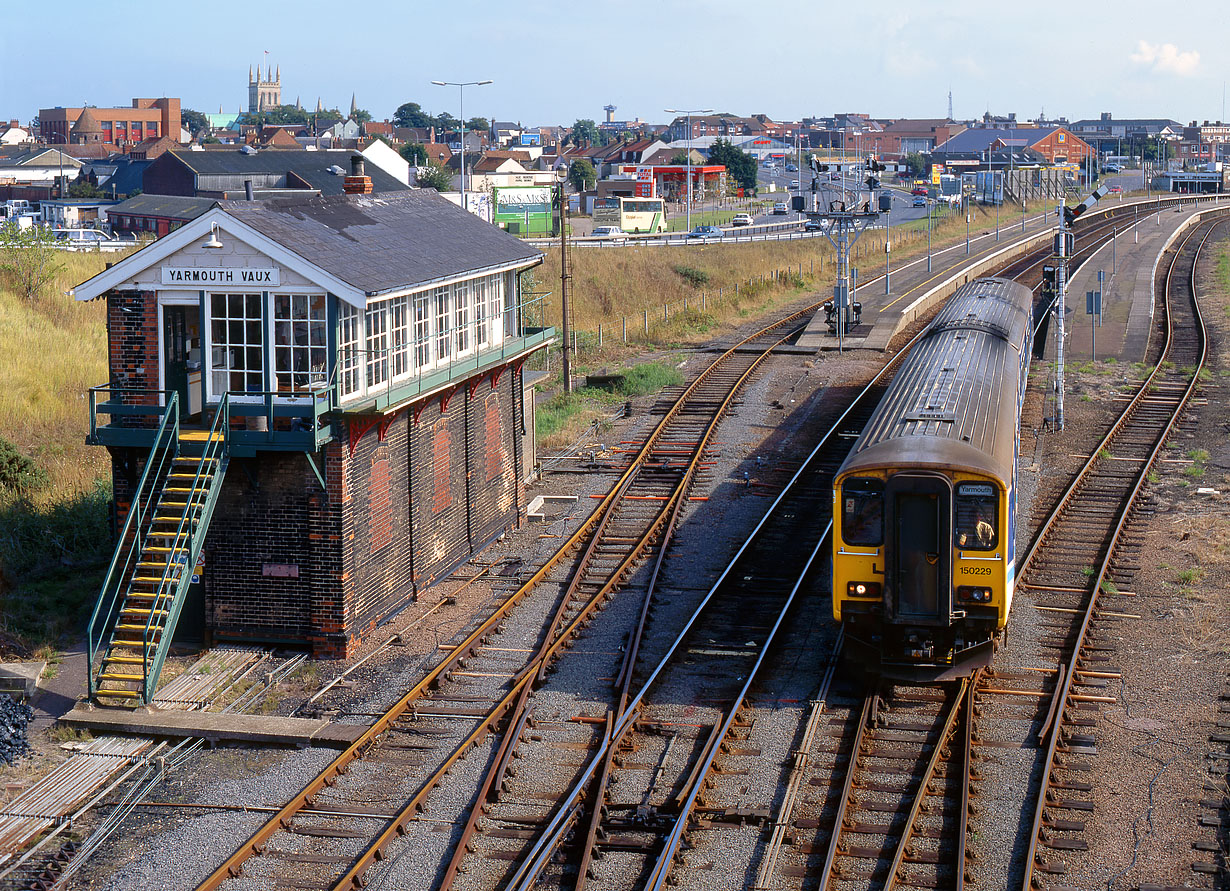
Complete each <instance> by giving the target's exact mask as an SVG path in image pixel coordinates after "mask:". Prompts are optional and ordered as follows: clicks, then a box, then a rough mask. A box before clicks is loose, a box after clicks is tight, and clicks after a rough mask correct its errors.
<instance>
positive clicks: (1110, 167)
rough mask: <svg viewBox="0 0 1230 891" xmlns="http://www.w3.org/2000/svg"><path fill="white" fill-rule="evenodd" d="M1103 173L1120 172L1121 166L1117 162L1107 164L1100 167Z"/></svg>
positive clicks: (1121, 170)
mask: <svg viewBox="0 0 1230 891" xmlns="http://www.w3.org/2000/svg"><path fill="white" fill-rule="evenodd" d="M1102 172H1103V173H1122V172H1123V167H1122V166H1120V165H1119V164H1107V165H1105V166H1104V167H1103V168H1102Z"/></svg>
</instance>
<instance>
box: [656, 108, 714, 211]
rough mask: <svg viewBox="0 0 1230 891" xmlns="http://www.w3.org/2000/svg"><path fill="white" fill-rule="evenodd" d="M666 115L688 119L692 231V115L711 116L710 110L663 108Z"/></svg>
mask: <svg viewBox="0 0 1230 891" xmlns="http://www.w3.org/2000/svg"><path fill="white" fill-rule="evenodd" d="M662 110H663V111H664V112H666V113H667V114H683V115H687V117H688V197H687V202H688V209H687V214H688V231H689V232H691V231H692V115H694V114H713V109H712V108H664V109H662Z"/></svg>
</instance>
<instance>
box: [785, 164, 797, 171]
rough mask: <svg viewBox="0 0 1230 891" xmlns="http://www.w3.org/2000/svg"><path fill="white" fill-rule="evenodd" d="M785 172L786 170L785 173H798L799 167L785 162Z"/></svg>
mask: <svg viewBox="0 0 1230 891" xmlns="http://www.w3.org/2000/svg"><path fill="white" fill-rule="evenodd" d="M786 172H787V173H798V172H799V168H798V167H795V166H794V165H793V164H787V165H786Z"/></svg>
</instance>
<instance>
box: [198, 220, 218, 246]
mask: <svg viewBox="0 0 1230 891" xmlns="http://www.w3.org/2000/svg"><path fill="white" fill-rule="evenodd" d="M201 247H205V248H211V249H213V250H217V249H218V248H220V247H222V242H221V241H219V240H218V224H217V223H210V224H209V239H208V240H207V241H206V242H205V243H204V244H203V245H201Z"/></svg>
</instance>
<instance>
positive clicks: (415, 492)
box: [75, 159, 554, 701]
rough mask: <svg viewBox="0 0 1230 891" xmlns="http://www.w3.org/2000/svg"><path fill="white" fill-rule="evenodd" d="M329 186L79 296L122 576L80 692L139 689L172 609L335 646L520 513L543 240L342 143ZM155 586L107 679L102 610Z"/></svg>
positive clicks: (218, 627) (279, 640)
mask: <svg viewBox="0 0 1230 891" xmlns="http://www.w3.org/2000/svg"><path fill="white" fill-rule="evenodd" d="M347 188H348V192H347V193H346V194H343V195H337V196H324V197H321V196H312V197H302V198H292V199H281V200H271V201H222V202H219V204H218V206H217V207H213V208H211V209H209V210H207V211H206V212H205V213H203V214H201V215H200V216H198V217H196V218H195V219H193V220H191V221H190V222H187V223H185V224H184V225H182V226H181V227H179V228H178V229H175V230H174V231H172V232H170V233H169V234H168V235H166V236H165V237H163V238H161V239H159V240H158V241H155V242H154V243H152V244H151V245H149V246H147V247H145V248H144V249H142V250H140V251H138V252H137V253H135V254H133V255H131V256H129V257H127V258H125V259H124V260H121V261H120V262H118V263H116V264H115V265H114V266H112V267H111V268H109V269H107V270H106V271H104V272H102V273H100V274H99V275H97V276H95V277H94V278H92V279H90V280H89V281H87V282H84V283H83V284H81V285H79V286H78V287H77V288H76V289H75V296H76V297H77V299H79V300H94V299H98V298H103V299H105V300H106V303H107V319H108V333H109V343H110V359H109V361H110V381H109V383H108V384H107V385H106V386H101V387H97V388H95V389H93V390H92V391H91V402H90V405H91V417H90V435H89V441H90V442H91V443H94V444H96V445H98V446H101V447H105V448H106V449H107V450H108V452H109V454H110V457H111V461H112V476H113V483H114V491H115V500H116V509H117V516H118V517H119V521H120V523H122V524H124V525H123V531H122V532H121V533H120V534H119V535H118V540H119V542H120V544H119V546H118V549H117V557H116V562H115V566H117V567H120V569H119V570H118V573H119V575H120V576H124V574H125V573H127V577H120V578H108V580H107V581H106V582H105V583H104V587H103V591H102V595H101V597H100V605H99V615H100V617H101V618H100V619H99V621H98V623H96V625H94V626H92V628H91V630H90V647H91V653H92V654H99V655H100V657H101V662H102V665H101V668H98V667H97V663H96V670H95V672H94V674H92V676H91V685H92V687H91V690H92V692H93V694H94V695H95V697H96V698H97V697H100V696H101V697H111V698H129V699H130V700H131V699H146V701H148V697H149V696H150V695H152V689H153V687H152V683H151V679H150V677H149V675H150V674H151V673H152V674H153V675H154V677H153V681H156V679H157V678H156V675H157V670H158V667H159V666H160V665H161V660H162V658H163V657H164V655H165V647H166V646H167V645H168V644H169V641H170V639H171V637H172V636H173V634H174V627H173V626H171V624H170V623H171V622H172V619H173V618H174V617H176V616H179V615H181V614H182V616H183V618H182V620H181V622H186V623H188V624H189V625H196V626H198V627H199V628H200V629H202V631H203V634H204V638H205V640H206V642H207V643H212V642H216V641H227V640H229V641H245V642H253V643H255V642H263V643H276V644H279V645H294V646H303V647H306V648H308V649H310V650H311V651H312V652H313V653H314V654H316V655H317V656H322V657H341V656H346V655H349V654H350V653H352V652H353V651H354V649H355V647H356V646H357V645H358V643H359V642H360V641H361V640H362V639H363V638H364V636H365V635H367V634H368V633H369V632H371V630H372V629H373V628H375V627H376V626H377V625H379V624H380V623H381V622H383V621H384V620H386V619H387V618H389V617H390V616H392V615H393V614H395V613H396V612H397V611H398V610H400V609H401V608H403V607H404V606H405V605H406V604H407V603H409V602H411V601H412V600H413V599H414V598H415V597H416V596H417V595H418V594H419V593H420V592H422V591H423V590H424V589H425V588H427V587H429V586H431V585H432V584H433V583H434V582H436V581H437V580H439V579H441V578H443V577H445V576H446V575H447V574H448V573H449V572H451V571H452V570H453V569H454V568H455V567H456V566H458V565H460V563H462V562H464V561H465V560H467V559H469V558H470V557H471V556H472V555H474V554H476V553H478V552H479V551H481V550H482V549H484V548H485V547H486V546H487V544H488V543H489V542H491V541H492V540H493V539H495V538H496V537H498V536H499V535H500V534H501V533H502V532H503V531H504V530H506V529H508V528H509V527H511V526H513V525H515V524H517V523H518V522H519V518H520V510H521V507H522V502H523V500H524V497H523V496H524V488H523V486H524V481H525V480H526V478H527V477H528V475H529V474H530V472H531V471H532V465H533V455H534V441H533V429H534V422H533V417H532V411H533V402H532V398H527V396H526V393H525V388H526V380H525V371H526V369H525V364H526V362H527V360H529V359H530V357H531V356H533V355H534V354H535V353H537V352H538V351H540V350H542V349H544V348H546V347H547V346H548V345H549V344H550V342H551V341H552V339H553V336H554V331H553V329H550V328H543V327H536V326H535V325H536V324H540V323H536V321H535V320H536V319H540V318H541V306H540V305H539V304H538V303H537V302H536V301H538V300H540V299H541V298H539V297H535V296H534V295H533V294H532V293H531V292H532V284H531V283H530V281H528V280H527V281H523V278H524V275H525V273H526V272H527V271H528V270H530V269H531V268H532V267H533V266H535V265H537V264H539V263H540V262H541V260H542V254H541V252H540V251H538V250H537V249H536V248H533V247H530V246H529V245H526V244H525V243H524V242H522V241H520V240H519V239H516V238H513V237H512V236H510V235H507V234H505V233H504V232H501V231H500V230H499V229H498V228H496V227H493V226H490V225H488V224H486V223H483V222H482V221H480V220H478V219H475V218H474V217H473V216H472V215H471V214H469V213H466V212H464V211H462V210H460V209H459V208H457V207H455V206H454V205H453V204H451V203H449V202H448V201H447V200H445V199H444V198H443V197H441V196H440V195H438V194H437V193H436V192H434V191H433V190H429V189H428V190H409V191H403V192H399V193H393V194H383V195H382V194H372V193H371V191H370V190H371V188H372V184H371V182H370V181H369V180H368V177H367V176H366V173H365V170H364V166H363V163H362V160H361V159H356V160H355V163H354V166H353V167H352V172H351V174H350V176H348V177H347ZM168 480H170V481H172V482H170V483H168V482H167V481H168ZM185 480H186V481H192V480H195V481H196V482H195V483H193V484H192V485H191V486H187V488H185V486H186V485H187V484H186V483H185V482H184V481H185ZM175 481H178V482H175ZM185 493H190V494H185ZM135 505H141V506H142V511H141V512H140V513H139V514H138V512H136V511H134V510H133V508H134V506H135ZM175 517H180V518H181V519H180V520H178V521H176V520H175V519H174V518H175ZM160 518H162V519H160ZM167 518H171V519H167ZM141 522H144V523H145V524H146V528H142V527H141V526H140V525H139V524H140V523H141ZM162 523H165V524H166V525H160V524H162ZM151 579H152V581H151ZM133 591H135V592H137V594H136V595H132V594H131V592H133ZM126 592H127V593H126ZM133 596H137V597H138V599H137V600H136V601H135V603H134V601H133ZM151 598H155V602H156V603H158V602H160V603H163V604H164V605H165V609H164V610H163V612H161V613H158V614H157V622H156V623H155V624H157V625H158V628H159V629H160V630H159V631H158V633H157V634H155V635H153V637H154V638H156V640H154V642H153V643H151V644H150V650H151V654H152V658H151V660H150V669H149V671H148V672H144V673H142V674H141V677H140V678H138V681H136V682H132V681H131V677H129V679H128V680H124V679H123V676H124V675H125V672H124V671H122V670H117V669H116V667H115V664H119V663H116V662H115V659H114V658H113V656H112V654H114V653H117V652H120V651H123V650H124V647H125V646H126V645H127V644H128V643H129V642H130V641H129V639H128V638H126V637H123V636H122V634H123V632H124V631H125V629H126V628H127V627H128V626H126V625H125V624H124V622H123V621H121V620H120V618H119V617H121V616H124V615H130V614H131V612H132V611H133V610H139V609H141V608H142V607H140V606H139V604H140V603H145V604H146V607H145V609H146V613H144V614H142V615H149V611H148V610H149V603H150V602H151ZM158 598H161V599H158ZM150 639H151V638H150V636H149V635H147V636H146V637H145V638H142V640H143V641H147V642H148V641H149V640H150ZM155 651H156V652H155ZM154 657H156V658H154ZM137 663H138V668H137V671H138V672H141V669H140V663H141V660H140V659H138V660H137ZM155 663H156V664H155ZM129 664H131V663H129ZM132 673H133V670H132V669H131V668H130V669H129V670H128V671H127V674H128V675H129V676H131V675H132ZM107 691H110V692H107Z"/></svg>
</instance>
